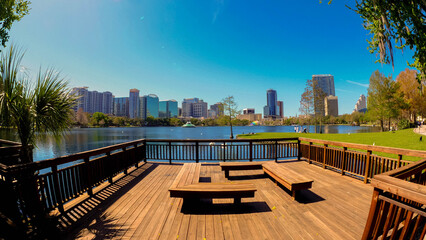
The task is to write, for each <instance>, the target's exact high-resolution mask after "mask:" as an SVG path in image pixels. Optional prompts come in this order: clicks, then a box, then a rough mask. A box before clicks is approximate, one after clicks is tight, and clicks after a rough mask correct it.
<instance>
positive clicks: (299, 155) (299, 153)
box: [297, 139, 302, 161]
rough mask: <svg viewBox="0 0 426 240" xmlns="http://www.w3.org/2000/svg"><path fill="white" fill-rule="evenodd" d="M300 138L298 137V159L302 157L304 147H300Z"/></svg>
mask: <svg viewBox="0 0 426 240" xmlns="http://www.w3.org/2000/svg"><path fill="white" fill-rule="evenodd" d="M300 146H301V145H300V140H299V139H297V160H299V161H300V158H301V156H302V149H301V148H300Z"/></svg>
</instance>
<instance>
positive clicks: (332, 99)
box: [324, 96, 339, 117]
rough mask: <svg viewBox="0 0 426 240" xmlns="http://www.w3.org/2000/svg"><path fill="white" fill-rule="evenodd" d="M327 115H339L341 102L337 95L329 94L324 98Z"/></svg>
mask: <svg viewBox="0 0 426 240" xmlns="http://www.w3.org/2000/svg"><path fill="white" fill-rule="evenodd" d="M324 107H325V116H333V117H337V116H339V104H338V101H337V97H336V96H327V97H325V99H324Z"/></svg>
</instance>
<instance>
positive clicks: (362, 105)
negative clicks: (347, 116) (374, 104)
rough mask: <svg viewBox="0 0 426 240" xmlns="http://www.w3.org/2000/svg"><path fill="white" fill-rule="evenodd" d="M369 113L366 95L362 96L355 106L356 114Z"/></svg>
mask: <svg viewBox="0 0 426 240" xmlns="http://www.w3.org/2000/svg"><path fill="white" fill-rule="evenodd" d="M366 111H367V100H366V98H365V96H364V94H361V96H360V97H359V99H358V101H357V102H356V104H355V109H354V112H366Z"/></svg>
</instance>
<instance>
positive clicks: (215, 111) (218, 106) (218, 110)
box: [209, 102, 224, 118]
mask: <svg viewBox="0 0 426 240" xmlns="http://www.w3.org/2000/svg"><path fill="white" fill-rule="evenodd" d="M223 110H224V109H223V103H220V102H218V103H215V104H213V105H210V111H211V113H210V114H209V117H211V118H216V117H220V116H223V113H224V111H223Z"/></svg>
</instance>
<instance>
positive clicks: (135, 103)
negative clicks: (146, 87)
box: [129, 88, 140, 118]
mask: <svg viewBox="0 0 426 240" xmlns="http://www.w3.org/2000/svg"><path fill="white" fill-rule="evenodd" d="M137 117H140V113H139V90H138V89H136V88H134V89H130V93H129V118H137Z"/></svg>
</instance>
